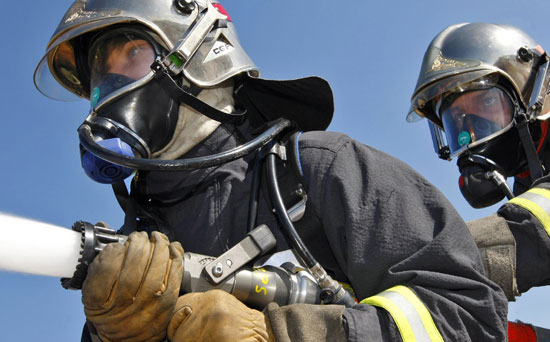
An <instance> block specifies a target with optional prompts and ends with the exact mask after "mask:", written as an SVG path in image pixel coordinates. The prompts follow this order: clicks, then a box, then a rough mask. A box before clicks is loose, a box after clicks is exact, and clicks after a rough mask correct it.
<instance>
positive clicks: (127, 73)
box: [89, 30, 157, 106]
mask: <svg viewBox="0 0 550 342" xmlns="http://www.w3.org/2000/svg"><path fill="white" fill-rule="evenodd" d="M156 57H157V50H156V49H155V46H154V44H153V43H152V41H151V39H149V38H148V37H147V36H146V35H145V34H139V33H136V32H124V31H120V30H119V31H115V32H110V33H107V34H104V35H102V36H100V37H99V38H98V39H96V40H95V41H94V42H93V44H92V46H91V48H90V54H89V68H90V89H91V95H90V101H91V104H92V106H95V104H96V103H97V102H98V101H99V100H101V99H103V98H105V97H107V96H109V94H111V93H113V92H114V91H116V90H118V89H120V88H122V87H124V86H126V85H128V84H130V83H132V82H135V81H137V80H139V79H140V78H142V77H144V76H145V75H147V74H148V73H149V72H150V71H151V64H153V62H154V61H155V59H156Z"/></svg>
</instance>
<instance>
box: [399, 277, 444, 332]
mask: <svg viewBox="0 0 550 342" xmlns="http://www.w3.org/2000/svg"><path fill="white" fill-rule="evenodd" d="M393 289H394V290H395V291H397V292H399V293H400V294H401V295H402V296H404V297H405V298H407V299H408V300H409V302H410V303H411V304H412V305H413V306H414V308H415V309H416V312H418V314H419V315H420V319H421V320H422V323H423V324H424V329H426V331H427V332H428V336H430V337H431V338H432V341H441V342H443V337H441V334H440V333H439V330H438V329H437V327H436V326H435V322H434V320H433V319H432V315H431V314H430V312H429V311H428V308H427V307H426V305H424V303H422V302H421V301H420V299H419V298H418V296H417V295H416V294H415V293H414V292H413V291H412V290H411V289H409V288H408V287H405V286H395V287H394V288H393Z"/></svg>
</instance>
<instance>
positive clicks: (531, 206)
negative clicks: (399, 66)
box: [508, 188, 550, 236]
mask: <svg viewBox="0 0 550 342" xmlns="http://www.w3.org/2000/svg"><path fill="white" fill-rule="evenodd" d="M508 203H511V204H515V205H517V206H520V207H522V208H524V209H526V210H528V211H529V212H530V213H531V214H533V215H534V216H535V217H536V218H537V219H538V220H539V221H540V223H541V224H542V226H543V227H544V230H546V233H547V234H548V235H549V236H550V190H547V189H542V188H533V189H530V190H529V191H527V192H525V193H523V194H521V195H520V196H518V197H514V198H512V199H511V200H509V201H508Z"/></svg>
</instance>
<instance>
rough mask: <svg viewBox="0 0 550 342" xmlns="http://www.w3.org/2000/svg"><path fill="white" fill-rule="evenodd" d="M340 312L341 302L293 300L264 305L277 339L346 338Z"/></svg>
mask: <svg viewBox="0 0 550 342" xmlns="http://www.w3.org/2000/svg"><path fill="white" fill-rule="evenodd" d="M343 312H344V306H343V305H311V304H293V305H287V306H283V307H279V306H278V305H277V304H276V303H270V304H269V305H268V306H267V307H266V308H265V309H264V314H265V315H266V316H267V317H268V318H269V321H270V322H271V327H272V329H273V334H274V335H275V340H276V341H277V342H291V341H333V342H345V341H347V336H346V332H345V330H344V327H343V324H342V313H343Z"/></svg>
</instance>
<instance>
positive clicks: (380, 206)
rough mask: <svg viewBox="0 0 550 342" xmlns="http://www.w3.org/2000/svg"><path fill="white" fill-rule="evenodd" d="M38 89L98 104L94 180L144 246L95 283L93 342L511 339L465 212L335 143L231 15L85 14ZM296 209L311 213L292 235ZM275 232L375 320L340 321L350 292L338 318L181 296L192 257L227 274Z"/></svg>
mask: <svg viewBox="0 0 550 342" xmlns="http://www.w3.org/2000/svg"><path fill="white" fill-rule="evenodd" d="M35 82H36V84H37V86H38V88H39V89H40V90H41V91H42V92H43V93H44V94H46V95H48V96H51V97H56V98H59V97H60V96H61V95H60V94H62V92H63V91H67V90H68V91H69V93H72V94H73V95H76V96H77V97H78V96H80V97H84V98H87V99H89V100H90V104H91V110H90V113H89V115H88V117H87V118H86V119H85V121H84V123H83V124H82V125H81V127H80V128H79V130H78V132H79V138H80V144H81V152H82V165H83V168H84V169H85V171H86V173H87V174H88V175H89V176H90V177H92V178H93V179H94V180H97V181H99V182H102V183H109V184H113V189H114V190H115V194H116V196H117V199H118V200H119V202H120V204H121V206H122V207H123V209H124V211H125V215H126V216H125V221H124V225H123V227H122V228H121V230H122V233H124V234H126V235H129V240H128V242H127V243H126V244H125V245H121V244H109V245H108V246H106V247H105V248H104V249H103V250H102V251H101V253H100V254H99V255H98V256H97V257H96V258H95V259H94V260H93V262H92V263H91V264H90V266H89V268H88V273H87V277H86V280H85V281H84V284H83V286H82V301H83V304H84V312H85V314H86V318H87V320H88V324H87V325H86V327H85V331H84V335H83V340H84V341H89V340H90V339H92V340H98V339H100V340H103V341H162V340H165V339H166V338H168V339H169V340H171V341H176V342H179V341H189V340H194V341H274V340H276V341H279V342H281V341H321V340H329V341H346V340H349V341H354V340H369V341H388V340H390V341H401V340H403V341H409V340H417V341H428V340H430V341H442V340H448V341H459V340H463V341H502V340H504V339H505V335H506V324H505V322H506V310H507V308H506V300H505V298H504V295H503V293H502V291H501V289H500V288H498V287H497V286H496V285H494V283H492V282H491V281H489V280H488V279H487V278H486V277H484V275H483V267H482V264H481V261H480V260H479V258H478V257H477V253H476V250H477V249H476V246H475V243H474V241H473V239H472V238H471V236H469V235H468V234H467V227H466V225H465V224H464V222H463V221H462V220H461V219H460V217H459V216H458V214H457V213H456V211H455V210H454V208H452V206H450V204H449V203H448V201H447V200H446V199H445V198H444V197H443V196H442V194H441V193H440V192H439V191H437V189H435V188H434V187H433V186H432V185H431V184H429V183H428V182H426V180H425V179H424V178H422V176H421V175H419V174H418V173H416V172H415V171H413V170H412V169H410V168H409V167H408V166H407V165H405V164H404V163H402V162H400V161H398V160H396V159H395V158H392V157H390V156H388V155H386V154H384V153H382V152H380V151H377V150H374V149H372V148H370V147H367V146H365V145H362V144H360V143H359V142H357V141H355V140H353V139H350V138H349V137H347V136H346V135H343V134H340V133H329V132H324V130H325V129H326V128H327V126H328V124H329V123H330V120H331V117H332V111H333V103H332V93H331V90H330V87H328V84H327V83H326V82H325V81H324V80H322V79H319V78H316V77H309V78H304V79H297V80H291V81H270V80H264V79H261V78H259V77H258V70H257V68H256V66H255V65H254V64H253V63H252V62H251V60H250V59H249V58H248V57H247V55H246V53H245V52H244V50H243V49H242V47H241V46H240V44H239V41H238V39H237V36H236V33H235V28H234V25H233V23H232V21H231V18H230V16H229V14H228V13H227V12H226V11H225V10H224V9H223V7H222V6H221V4H219V3H218V2H217V1H209V0H200V1H199V0H197V1H190V0H160V1H154V2H152V1H148V0H132V1H130V0H117V1H112V0H109V1H107V0H87V1H85V0H77V1H76V2H75V3H74V4H73V6H72V7H71V8H70V9H69V11H68V12H67V14H66V15H65V17H64V18H63V19H62V21H61V24H60V25H59V27H58V29H57V30H56V32H55V33H54V36H53V37H52V40H51V41H50V43H49V44H48V47H47V52H46V55H45V57H44V58H43V60H42V62H41V63H40V64H39V66H38V68H37V71H36V74H35ZM55 84H57V85H58V87H57V88H56V87H54V85H55ZM274 161H276V162H274ZM136 170H137V171H136ZM133 172H135V173H136V174H135V176H134V178H133V179H132V185H131V192H130V193H129V194H128V193H126V188H125V184H124V178H125V177H127V176H128V175H130V174H132V173H133ZM281 189H282V190H281ZM291 205H292V206H293V208H294V207H298V208H301V209H303V210H302V211H301V214H299V215H297V216H293V217H294V218H293V219H292V220H291V219H290V217H289V215H288V213H287V210H286V208H285V207H287V208H290V206H291ZM304 205H305V209H304ZM274 208H275V212H276V213H277V215H275V214H274ZM281 208H283V209H282V210H281ZM293 221H294V222H293ZM260 224H266V225H267V226H268V227H269V228H270V229H271V231H272V232H273V234H274V235H275V237H276V241H277V244H276V247H275V252H283V253H284V251H285V250H288V249H289V247H292V246H293V247H294V251H295V252H297V254H298V255H299V256H300V259H301V261H303V262H304V264H305V265H302V266H305V267H307V268H309V269H311V270H313V269H314V270H316V272H311V274H312V275H314V273H315V275H316V276H317V277H318V279H319V280H318V281H319V285H321V284H324V279H327V278H328V277H332V278H334V279H335V280H337V281H339V282H342V283H347V284H348V285H349V287H348V288H352V289H353V290H354V291H355V295H356V296H357V299H358V300H360V303H356V302H355V301H353V300H350V301H345V304H346V305H341V304H339V303H341V302H339V301H336V299H338V298H339V296H338V294H339V293H346V291H344V290H343V288H344V286H342V285H340V284H339V283H337V282H332V283H331V286H332V285H334V284H335V285H334V286H335V287H334V288H323V289H322V291H323V293H324V294H326V295H325V296H323V301H324V302H326V303H327V305H314V304H306V303H300V302H298V303H296V302H292V303H293V304H289V305H281V306H279V305H277V304H276V303H270V304H269V305H268V306H267V307H266V308H265V309H264V311H263V312H261V311H258V310H255V309H251V308H249V307H247V306H245V305H244V304H243V303H241V302H240V301H238V300H237V299H236V298H235V297H233V296H232V295H230V294H228V293H225V292H222V291H219V290H212V291H206V292H203V293H186V294H180V293H179V290H180V288H179V287H180V283H181V274H182V273H183V272H185V270H183V267H182V262H181V260H182V254H183V249H182V247H183V248H184V249H185V250H186V251H189V252H194V253H198V254H202V255H209V256H219V255H221V254H222V253H224V252H225V251H226V250H227V249H228V248H230V247H231V246H234V245H235V244H237V243H238V242H239V241H241V240H242V239H243V237H244V236H246V234H247V233H248V232H249V231H250V230H251V229H252V228H254V227H256V226H257V225H260ZM293 225H296V227H297V228H298V229H297V230H298V232H299V234H296V235H294V236H291V237H289V238H287V236H285V232H288V231H291V229H290V228H289V227H291V226H293ZM285 229H286V230H285ZM148 233H149V234H148ZM298 238H300V239H302V240H303V242H304V243H303V244H302V245H300V244H297V243H296V240H298ZM170 241H172V242H170ZM296 245H298V247H296ZM306 248H307V250H308V251H309V252H308V253H309V254H310V255H308V253H306V252H305V251H306ZM283 255H284V254H283ZM313 258H314V259H316V260H318V263H317V264H313V263H310V262H307V261H308V260H309V261H311V260H312V259H313ZM299 261H300V260H299ZM276 266H280V264H279V265H276ZM321 266H322V268H321ZM321 270H323V271H322V272H321ZM262 281H263V280H262ZM267 283H269V279H265V282H264V283H263V285H262V284H258V286H257V288H256V289H257V292H258V295H261V294H262V293H265V294H267V292H268V290H267V289H266V287H268V286H267ZM264 285H265V286H266V287H262V286H264ZM323 286H324V285H323ZM262 289H263V291H264V292H263V291H262ZM328 290H330V291H328ZM346 298H347V297H346ZM480 299H482V300H480ZM296 300H298V299H296Z"/></svg>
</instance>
